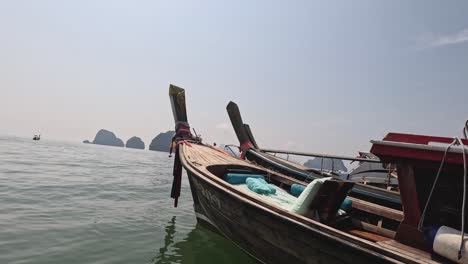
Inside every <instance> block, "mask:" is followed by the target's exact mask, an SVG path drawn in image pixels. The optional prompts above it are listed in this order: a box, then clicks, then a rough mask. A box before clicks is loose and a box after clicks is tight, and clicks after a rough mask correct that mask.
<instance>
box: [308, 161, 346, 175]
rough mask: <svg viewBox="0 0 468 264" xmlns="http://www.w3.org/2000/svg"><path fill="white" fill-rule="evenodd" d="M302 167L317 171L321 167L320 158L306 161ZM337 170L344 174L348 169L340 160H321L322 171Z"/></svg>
mask: <svg viewBox="0 0 468 264" xmlns="http://www.w3.org/2000/svg"><path fill="white" fill-rule="evenodd" d="M304 166H305V167H307V168H313V169H319V170H320V168H321V167H322V158H319V157H317V158H314V159H310V160H308V161H306V162H305V163H304ZM332 168H333V170H335V171H336V170H339V171H343V172H346V171H348V169H347V168H346V166H345V165H344V163H343V161H342V160H339V159H331V158H323V167H322V169H324V170H332Z"/></svg>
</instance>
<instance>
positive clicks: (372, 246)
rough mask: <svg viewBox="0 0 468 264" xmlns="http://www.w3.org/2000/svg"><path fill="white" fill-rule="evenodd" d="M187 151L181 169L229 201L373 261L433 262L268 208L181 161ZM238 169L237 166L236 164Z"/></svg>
mask: <svg viewBox="0 0 468 264" xmlns="http://www.w3.org/2000/svg"><path fill="white" fill-rule="evenodd" d="M201 146H203V147H207V148H210V146H207V145H203V144H201ZM186 147H190V146H187V145H182V146H181V148H180V153H179V155H180V160H181V163H182V165H183V167H184V168H185V169H186V170H188V171H190V172H191V173H193V174H194V175H196V176H197V177H198V178H199V179H201V180H203V181H205V182H207V183H208V184H210V185H211V186H213V187H215V188H217V189H219V190H221V191H223V192H225V193H227V194H228V195H230V196H231V197H234V198H236V199H238V200H239V201H240V202H242V203H247V204H249V205H250V206H253V207H255V208H257V209H258V210H262V211H265V212H267V213H269V214H271V215H274V216H276V217H278V218H280V219H282V220H283V221H287V222H290V223H292V224H296V225H300V226H302V227H304V228H306V229H309V230H310V231H312V232H315V233H316V234H318V235H321V236H322V237H324V238H327V239H330V240H333V241H335V242H337V243H340V244H343V245H346V246H349V247H351V248H354V249H356V250H359V251H362V252H365V253H367V254H370V255H373V256H375V257H379V258H382V259H384V260H386V261H390V262H395V263H400V262H406V263H408V262H412V263H427V261H434V260H432V259H427V261H424V260H422V261H415V260H413V259H409V258H408V257H407V256H405V255H404V254H401V253H399V252H393V251H389V250H388V249H386V248H384V247H382V246H380V245H379V244H376V243H372V242H371V241H367V240H365V239H362V238H359V237H356V236H353V235H350V234H348V233H346V232H344V231H341V230H339V229H336V228H333V227H330V226H327V225H325V224H322V223H320V222H317V221H314V220H312V219H309V218H307V217H304V216H301V215H297V214H294V213H292V212H289V211H287V210H285V209H283V208H280V207H278V206H275V205H273V204H269V203H267V202H264V201H262V200H260V199H258V198H256V197H254V196H251V195H248V194H246V193H244V192H242V191H241V190H238V189H236V188H234V187H232V186H230V184H229V183H227V182H225V181H223V180H222V179H221V178H219V177H217V176H216V175H214V174H213V173H211V172H209V171H208V170H207V169H206V168H207V166H205V165H202V166H198V167H197V166H194V165H193V163H192V162H191V161H189V160H187V159H186V157H185V152H184V148H186ZM239 162H242V163H245V164H243V166H246V167H251V168H253V169H258V170H263V171H265V170H266V169H265V168H262V167H257V166H255V165H254V164H249V163H248V162H246V161H242V160H239ZM219 165H229V164H221V163H220V164H219ZM236 165H239V164H236ZM199 167H203V168H205V170H206V171H202V170H200V169H199Z"/></svg>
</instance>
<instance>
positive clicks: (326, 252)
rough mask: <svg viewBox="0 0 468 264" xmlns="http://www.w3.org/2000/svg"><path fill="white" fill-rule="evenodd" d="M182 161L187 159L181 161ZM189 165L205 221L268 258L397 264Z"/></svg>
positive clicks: (198, 207)
mask: <svg viewBox="0 0 468 264" xmlns="http://www.w3.org/2000/svg"><path fill="white" fill-rule="evenodd" d="M182 164H184V162H183V161H182ZM184 167H185V168H186V170H187V174H188V178H189V182H190V188H191V191H192V196H193V201H194V209H195V213H196V216H197V219H198V221H199V222H201V223H205V224H206V223H208V224H210V225H212V226H213V227H214V228H215V229H216V230H217V231H219V232H220V233H221V234H222V235H223V236H225V237H226V238H228V239H229V240H231V241H232V242H234V243H235V244H236V245H237V246H239V247H240V248H241V249H242V250H244V251H245V252H246V253H248V254H249V255H251V256H252V257H254V258H255V259H257V260H259V261H261V262H264V263H387V262H389V263H394V262H395V261H392V259H388V258H386V257H385V256H383V255H380V254H376V253H374V252H372V251H369V250H366V249H364V248H361V247H359V246H356V245H352V243H346V241H343V240H340V239H337V237H333V236H332V235H330V234H327V233H326V232H323V231H321V230H319V229H313V228H311V227H310V226H307V225H304V224H301V223H298V222H294V221H291V219H288V218H285V217H284V216H281V215H280V214H278V213H275V212H273V211H268V210H265V208H261V207H259V206H258V205H255V204H252V203H249V202H248V200H246V199H244V198H242V197H240V196H238V195H235V194H233V193H232V192H230V191H228V190H226V189H224V188H222V187H219V186H217V184H216V183H213V182H212V181H211V180H210V179H208V178H206V177H205V176H203V175H200V174H199V173H198V172H196V171H192V170H191V168H190V167H188V166H186V165H184Z"/></svg>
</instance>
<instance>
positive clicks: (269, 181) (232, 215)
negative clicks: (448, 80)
mask: <svg viewBox="0 0 468 264" xmlns="http://www.w3.org/2000/svg"><path fill="white" fill-rule="evenodd" d="M169 95H170V99H171V105H172V110H173V114H174V121H175V128H176V135H175V136H174V144H173V146H174V150H175V158H174V170H173V175H174V181H173V185H172V190H171V197H172V198H174V206H176V207H177V204H178V198H179V196H180V190H181V180H182V169H183V168H184V169H185V170H186V172H187V176H188V180H189V183H190V190H191V193H192V197H193V203H194V210H195V215H196V218H197V221H198V222H200V223H204V224H208V225H210V226H212V227H213V228H214V229H215V230H217V231H218V232H219V233H221V234H222V235H223V236H225V237H226V238H227V239H229V240H230V241H232V242H233V243H234V244H236V245H237V246H239V247H240V248H241V249H242V250H244V251H245V252H246V253H247V254H249V255H250V256H252V257H253V258H255V259H257V260H258V261H260V262H262V263H450V262H458V263H467V261H468V246H467V245H465V244H464V240H463V239H464V226H466V224H468V223H467V220H466V218H464V215H465V213H466V208H465V206H464V204H465V202H463V207H462V206H461V205H462V201H466V191H467V188H466V177H467V172H466V165H467V164H466V159H465V156H466V155H468V148H467V147H465V146H464V145H468V140H462V139H458V138H456V139H453V138H442V137H432V136H422V135H409V134H399V133H389V134H387V136H386V137H385V138H384V139H383V140H376V141H371V143H372V144H373V146H372V149H371V150H370V152H371V153H372V154H374V155H376V156H377V157H379V159H380V160H382V161H383V162H386V163H392V164H396V167H397V172H398V176H399V178H398V179H399V183H400V193H401V202H402V205H403V206H402V207H403V212H402V211H399V210H395V209H392V208H388V207H385V206H382V205H379V204H376V203H374V202H372V201H371V200H370V199H365V197H364V198H356V197H351V196H348V193H349V191H350V190H351V189H352V188H353V186H356V185H357V184H356V183H354V182H351V181H346V180H344V181H343V180H337V179H333V178H331V177H322V178H318V179H314V180H312V181H311V182H306V181H303V180H299V179H297V178H293V177H290V176H287V175H284V174H282V173H280V172H277V171H274V170H270V169H268V168H265V167H261V166H259V165H257V164H254V163H252V162H248V161H245V160H241V159H237V158H235V157H232V156H230V155H228V154H227V153H225V152H223V151H221V150H219V149H217V148H215V147H213V146H211V145H207V144H203V143H202V142H201V140H200V138H198V137H194V136H192V133H191V132H190V125H189V123H188V120H187V113H186V107H185V91H184V89H182V88H179V87H177V86H174V85H170V88H169ZM431 142H438V143H439V144H445V146H436V145H434V144H432V143H431ZM439 176H440V177H439ZM461 176H462V177H463V179H464V180H463V181H462V178H461ZM439 178H440V179H439ZM462 182H463V184H460V183H462ZM293 189H296V191H297V190H298V189H302V191H301V192H299V193H298V195H297V196H296V195H295V194H294V192H295V191H294V190H293ZM384 219H385V220H386V221H382V220H384ZM467 236H468V235H467Z"/></svg>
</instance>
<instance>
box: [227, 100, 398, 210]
mask: <svg viewBox="0 0 468 264" xmlns="http://www.w3.org/2000/svg"><path fill="white" fill-rule="evenodd" d="M226 110H227V112H228V115H229V119H230V120H231V123H232V126H233V128H234V131H235V133H236V135H237V138H238V140H239V143H240V151H241V155H240V158H241V159H246V160H249V161H252V162H255V163H256V164H258V165H261V166H263V167H265V168H268V169H271V170H274V171H277V172H280V173H282V174H285V175H288V176H291V177H294V178H297V179H300V180H305V181H312V180H314V179H318V178H323V177H336V178H340V177H339V175H337V174H333V173H331V172H327V171H322V170H320V169H311V168H307V167H304V166H302V165H299V164H297V163H294V162H291V161H288V160H285V159H282V158H279V157H276V156H274V155H272V154H271V153H279V154H288V155H289V154H293V155H301V156H314V157H323V158H330V159H340V160H351V161H358V162H366V163H376V164H381V161H379V160H372V159H368V158H361V157H358V158H356V157H345V156H336V155H324V154H318V153H304V152H297V151H282V150H272V149H260V148H259V147H258V144H257V143H256V141H255V139H254V137H253V134H252V131H251V129H250V126H249V125H248V124H244V122H243V121H242V116H241V114H240V111H239V107H238V106H237V104H236V103H234V102H229V104H228V105H227V107H226ZM351 195H352V196H354V197H357V198H363V199H372V201H373V202H376V203H379V204H382V205H385V206H389V207H392V208H396V209H401V202H400V194H399V193H398V192H396V191H391V190H386V189H383V188H378V187H375V186H371V185H367V184H361V183H357V184H355V186H354V188H353V190H352V192H351Z"/></svg>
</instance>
